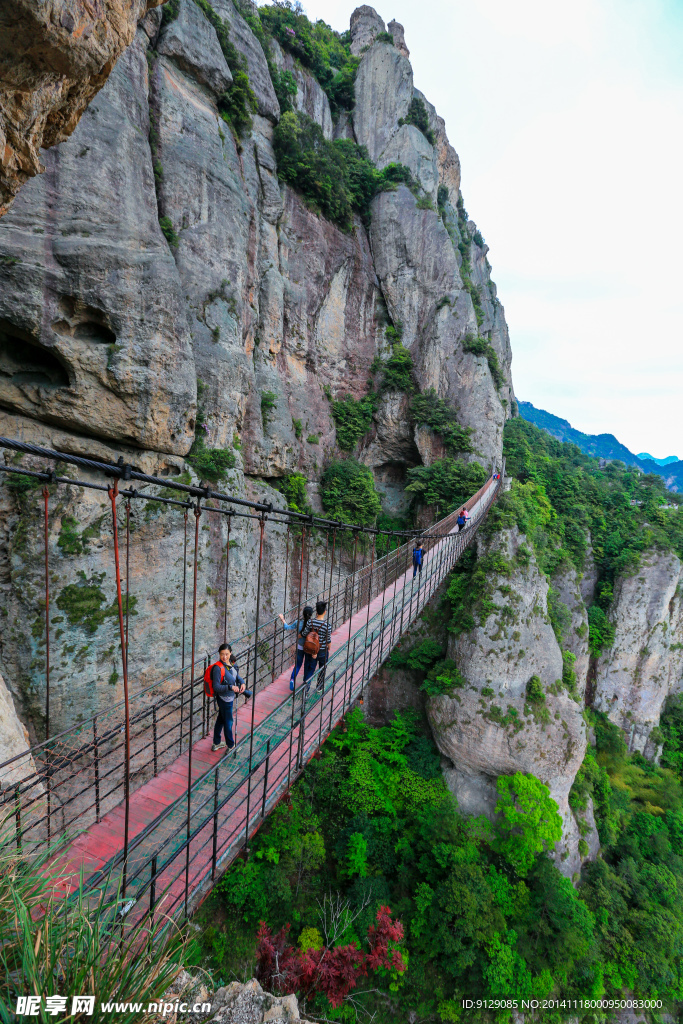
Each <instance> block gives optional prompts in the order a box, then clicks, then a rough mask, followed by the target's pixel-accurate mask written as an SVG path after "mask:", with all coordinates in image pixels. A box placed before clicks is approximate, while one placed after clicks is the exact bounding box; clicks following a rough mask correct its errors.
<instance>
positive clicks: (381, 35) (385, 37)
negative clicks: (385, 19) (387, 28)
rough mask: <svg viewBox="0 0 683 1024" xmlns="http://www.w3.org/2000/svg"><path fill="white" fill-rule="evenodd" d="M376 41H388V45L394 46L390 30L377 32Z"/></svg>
mask: <svg viewBox="0 0 683 1024" xmlns="http://www.w3.org/2000/svg"><path fill="white" fill-rule="evenodd" d="M375 42H376V43H389V46H394V45H395V44H394V37H393V36H392V34H391V32H378V33H377V35H376V36H375Z"/></svg>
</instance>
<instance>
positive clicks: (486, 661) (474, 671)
mask: <svg viewBox="0 0 683 1024" xmlns="http://www.w3.org/2000/svg"><path fill="white" fill-rule="evenodd" d="M492 556H494V557H495V558H496V559H497V560H498V563H499V567H500V568H502V569H503V571H502V572H501V571H497V570H496V569H495V567H494V569H493V571H492V572H491V574H490V589H491V595H490V600H491V601H492V602H493V605H494V606H495V611H492V612H491V613H490V614H489V615H488V616H487V617H486V619H485V620H484V621H482V622H481V624H480V625H479V626H477V627H475V628H474V629H473V630H471V631H469V632H466V633H462V634H460V635H459V636H457V637H455V638H453V637H451V639H450V641H449V648H448V656H449V657H450V658H452V659H453V660H454V661H455V662H456V664H457V666H458V669H459V670H460V672H461V673H462V676H463V677H464V679H465V680H466V682H467V686H465V687H464V688H462V689H457V690H455V691H454V692H453V696H452V697H447V696H441V697H433V698H431V699H430V700H429V703H428V709H427V710H428V715H429V720H430V723H431V725H432V731H433V733H434V737H435V740H436V743H437V745H438V747H439V749H440V750H441V752H442V754H443V755H444V756H445V758H446V759H447V762H449V766H448V767H447V769H446V779H447V781H448V785H449V787H450V788H451V789H452V791H453V792H454V793H455V795H456V797H457V799H458V804H459V806H460V808H461V809H462V810H463V811H464V812H466V813H471V814H482V813H483V814H487V815H489V816H491V817H492V816H493V814H494V808H495V804H496V799H497V794H496V786H495V782H496V779H497V777H498V776H499V775H512V774H514V773H515V772H531V773H532V774H533V775H535V776H536V777H537V778H539V779H540V780H541V781H542V782H544V783H545V784H546V785H547V786H548V788H549V789H550V793H551V796H552V797H553V799H554V800H555V801H556V802H557V805H558V808H559V811H560V814H561V815H562V819H563V840H562V842H561V843H560V844H558V848H557V850H556V854H555V857H556V861H557V864H558V867H559V868H560V870H561V871H562V872H563V873H564V874H566V875H568V876H570V877H571V876H572V875H573V874H574V873H575V872H576V871H577V870H578V869H579V868H580V866H581V860H582V858H581V855H580V854H579V851H578V842H579V838H580V832H579V825H578V823H577V822H576V821H575V820H574V816H573V814H572V811H571V809H570V807H569V802H568V797H569V790H570V788H571V785H572V783H573V781H574V777H575V775H576V772H577V770H578V768H579V766H580V764H581V762H582V760H583V757H584V753H585V750H586V726H585V723H584V720H583V715H582V703H581V702H580V701H579V700H578V699H577V700H574V699H573V698H572V696H571V695H570V694H569V693H568V692H567V691H566V690H565V688H564V687H563V685H562V653H561V650H560V647H559V645H558V642H557V640H556V638H555V633H554V632H553V628H552V626H551V624H550V619H549V616H548V583H547V581H546V579H545V577H544V576H543V574H542V573H541V572H540V571H539V569H538V567H537V565H536V561H535V558H534V555H533V553H531V552H530V550H529V547H528V546H527V543H526V538H525V537H524V535H523V534H520V533H519V531H518V530H517V529H516V528H514V529H512V530H506V531H503V532H502V533H500V534H497V535H495V536H494V537H493V538H492V539H490V540H483V539H482V538H480V537H479V538H477V558H478V560H480V561H481V560H483V559H487V561H488V562H489V564H490V563H491V559H492ZM501 560H502V564H501ZM483 564H486V563H483ZM534 678H535V680H536V688H535V689H534V688H533V684H532V683H531V682H530V681H531V680H532V679H534ZM591 824H592V822H591ZM593 836H594V839H595V842H594V844H593V845H594V846H595V848H597V835H596V834H595V833H594V830H593ZM593 852H594V851H593Z"/></svg>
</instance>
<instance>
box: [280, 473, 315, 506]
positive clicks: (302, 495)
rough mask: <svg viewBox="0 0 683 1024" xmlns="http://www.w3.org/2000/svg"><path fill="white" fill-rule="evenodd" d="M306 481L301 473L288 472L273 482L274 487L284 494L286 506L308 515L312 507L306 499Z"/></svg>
mask: <svg viewBox="0 0 683 1024" xmlns="http://www.w3.org/2000/svg"><path fill="white" fill-rule="evenodd" d="M307 483H308V481H307V480H306V477H305V476H304V475H303V473H289V474H288V475H287V476H283V477H282V478H281V479H280V480H278V481H277V482H276V483H275V487H276V488H277V489H278V491H280V493H281V494H283V495H284V496H285V499H286V501H287V508H289V509H291V510H292V511H293V512H301V513H303V515H306V516H308V515H310V514H311V512H312V511H313V509H312V508H311V505H310V502H309V500H308V491H307V490H306V484H307Z"/></svg>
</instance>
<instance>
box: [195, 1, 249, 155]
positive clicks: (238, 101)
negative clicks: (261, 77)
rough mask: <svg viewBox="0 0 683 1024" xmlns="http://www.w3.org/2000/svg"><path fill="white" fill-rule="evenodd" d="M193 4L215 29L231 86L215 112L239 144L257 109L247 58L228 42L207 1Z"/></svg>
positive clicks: (227, 34)
mask: <svg viewBox="0 0 683 1024" xmlns="http://www.w3.org/2000/svg"><path fill="white" fill-rule="evenodd" d="M195 3H196V4H197V6H198V7H199V8H201V10H202V11H203V12H204V14H205V16H206V18H207V20H208V21H209V22H210V23H211V24H212V25H213V27H214V28H215V30H216V35H217V36H218V42H219V44H220V48H221V50H222V51H223V56H224V57H225V59H226V61H227V63H228V67H229V68H230V71H231V72H232V83H231V85H230V86H229V87H228V89H227V90H226V91H225V92H224V93H222V94H221V95H220V96H219V97H218V110H219V112H220V115H221V117H222V118H223V120H224V121H226V122H227V123H228V124H229V125H230V127H231V128H232V130H233V133H234V135H235V138H236V139H237V140H238V141H239V139H240V137H241V136H242V135H245V134H246V133H247V132H250V131H251V126H252V117H251V115H252V113H255V112H256V110H257V109H258V104H257V102H256V96H255V94H254V90H253V89H252V88H251V85H250V84H249V74H248V68H247V59H246V57H245V56H244V54H243V53H240V52H239V50H238V49H237V48H236V46H235V44H234V43H233V42H232V40H231V39H230V31H229V29H228V25H227V23H226V22H224V21H223V19H222V18H221V17H219V15H218V14H216V12H215V11H214V9H213V7H212V6H211V4H210V3H209V0H195Z"/></svg>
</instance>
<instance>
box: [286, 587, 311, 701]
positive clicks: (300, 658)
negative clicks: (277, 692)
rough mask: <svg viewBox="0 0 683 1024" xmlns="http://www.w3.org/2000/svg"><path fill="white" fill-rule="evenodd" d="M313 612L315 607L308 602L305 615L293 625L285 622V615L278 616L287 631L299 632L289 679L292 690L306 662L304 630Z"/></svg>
mask: <svg viewBox="0 0 683 1024" xmlns="http://www.w3.org/2000/svg"><path fill="white" fill-rule="evenodd" d="M312 614H313V609H312V608H311V606H310V605H309V604H307V605H306V607H305V608H304V610H303V617H302V618H301V619H297V621H296V622H292V624H291V625H290V624H289V623H287V622H285V617H284V615H279V616H278V618H279V619H280V621H281V622H282V625H283V626H284V628H285V629H286V630H287V632H289V631H290V630H292V629H296V631H297V633H298V636H297V638H296V660H295V662H294V667H293V668H292V675H291V678H290V680H289V688H290V690H293V689H294V686H295V684H296V677H297V676H298V674H299V669H300V668H301V666H302V665H303V663H304V638H303V630H304V627H305V625H306V623H307V622H308V620H309V619H310V617H311V615H312Z"/></svg>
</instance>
